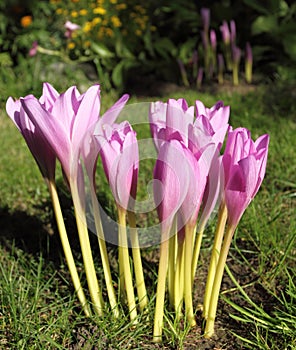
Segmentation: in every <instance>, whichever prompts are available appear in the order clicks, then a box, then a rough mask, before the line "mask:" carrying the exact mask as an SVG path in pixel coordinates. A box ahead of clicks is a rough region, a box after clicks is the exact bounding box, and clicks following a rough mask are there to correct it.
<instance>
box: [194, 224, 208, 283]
mask: <svg viewBox="0 0 296 350" xmlns="http://www.w3.org/2000/svg"><path fill="white" fill-rule="evenodd" d="M204 229H205V225H202V226H201V228H200V229H199V231H198V232H197V234H196V237H195V244H194V251H193V257H192V270H191V278H192V284H193V283H194V277H195V273H196V269H197V263H198V259H199V254H200V247H201V242H202V237H203V233H204ZM194 230H195V229H194Z"/></svg>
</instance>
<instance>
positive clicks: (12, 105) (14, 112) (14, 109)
mask: <svg viewBox="0 0 296 350" xmlns="http://www.w3.org/2000/svg"><path fill="white" fill-rule="evenodd" d="M20 108H21V101H20V100H16V101H15V100H14V99H13V98H12V97H9V98H8V100H7V101H6V112H7V114H8V115H9V117H10V119H11V120H12V121H13V122H14V124H15V126H16V127H17V128H18V129H19V131H20V132H21V127H20V125H21V124H20V123H21V122H20Z"/></svg>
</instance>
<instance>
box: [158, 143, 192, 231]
mask: <svg viewBox="0 0 296 350" xmlns="http://www.w3.org/2000/svg"><path fill="white" fill-rule="evenodd" d="M183 162H184V151H183V146H182V145H181V144H180V142H179V141H177V140H171V141H168V142H164V143H163V144H162V145H161V147H160V150H159V154H158V159H157V161H156V164H155V167H154V176H153V177H154V179H155V180H158V181H154V185H153V189H154V200H155V203H156V205H158V207H157V211H158V216H159V219H160V222H161V225H162V229H163V230H167V229H169V228H170V226H171V225H172V222H173V219H174V216H175V214H176V213H177V211H178V209H179V208H180V206H181V205H182V203H183V201H184V198H185V196H186V194H187V191H188V187H189V180H190V179H188V174H187V172H186V171H184V169H183V167H182V166H181V164H183Z"/></svg>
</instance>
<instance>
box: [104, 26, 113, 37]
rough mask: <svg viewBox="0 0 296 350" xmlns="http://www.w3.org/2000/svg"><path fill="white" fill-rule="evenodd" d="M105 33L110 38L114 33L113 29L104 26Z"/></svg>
mask: <svg viewBox="0 0 296 350" xmlns="http://www.w3.org/2000/svg"><path fill="white" fill-rule="evenodd" d="M106 35H107V36H109V37H110V38H112V36H113V35H114V32H113V30H112V29H111V28H106Z"/></svg>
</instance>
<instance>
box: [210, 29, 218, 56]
mask: <svg viewBox="0 0 296 350" xmlns="http://www.w3.org/2000/svg"><path fill="white" fill-rule="evenodd" d="M210 43H211V47H212V50H213V51H214V53H215V52H216V49H217V36H216V32H215V30H214V29H211V30H210Z"/></svg>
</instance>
